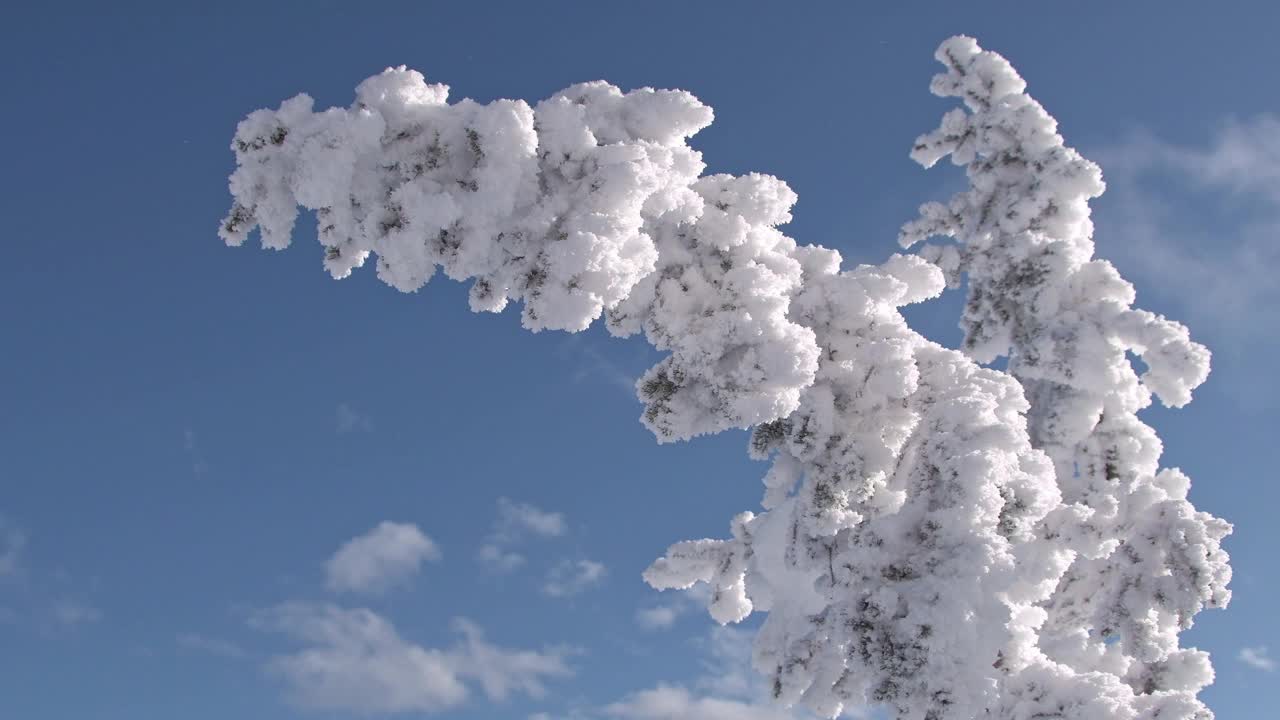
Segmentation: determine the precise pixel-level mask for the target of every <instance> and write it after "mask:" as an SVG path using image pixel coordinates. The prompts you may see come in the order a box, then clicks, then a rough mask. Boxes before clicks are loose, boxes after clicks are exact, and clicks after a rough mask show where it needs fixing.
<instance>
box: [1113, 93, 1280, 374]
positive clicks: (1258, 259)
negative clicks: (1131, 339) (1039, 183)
mask: <svg viewBox="0 0 1280 720" xmlns="http://www.w3.org/2000/svg"><path fill="white" fill-rule="evenodd" d="M1090 154H1091V156H1093V157H1094V159H1096V160H1098V162H1099V163H1100V164H1101V165H1102V168H1103V172H1104V174H1105V177H1106V180H1107V192H1106V194H1105V195H1104V196H1103V197H1102V198H1101V199H1100V200H1098V201H1097V207H1098V213H1097V217H1096V226H1097V231H1098V232H1097V235H1096V242H1097V244H1098V248H1099V252H1100V254H1101V255H1103V256H1104V257H1109V258H1112V259H1114V261H1115V262H1116V264H1117V265H1119V266H1120V268H1121V269H1122V270H1123V271H1124V272H1126V273H1127V274H1131V275H1133V276H1134V279H1135V280H1138V281H1139V283H1138V286H1139V289H1140V294H1145V293H1147V292H1151V293H1153V294H1155V295H1156V296H1158V297H1160V298H1161V299H1162V300H1165V301H1166V302H1167V303H1168V304H1169V305H1170V307H1172V308H1175V309H1176V312H1178V313H1179V314H1181V315H1182V316H1183V317H1185V318H1186V319H1187V320H1188V324H1189V325H1190V326H1191V331H1192V335H1193V336H1195V337H1199V338H1200V339H1202V340H1207V341H1208V342H1209V344H1210V345H1211V347H1212V348H1213V350H1214V351H1215V354H1216V355H1217V356H1218V357H1219V358H1221V357H1223V356H1224V355H1227V354H1230V355H1233V356H1235V358H1236V359H1238V358H1242V357H1246V356H1248V355H1251V354H1254V353H1256V352H1257V351H1258V350H1259V349H1260V348H1264V347H1270V346H1274V345H1275V344H1276V343H1277V338H1280V332H1278V331H1280V319H1278V316H1276V315H1275V313H1274V312H1273V309H1274V308H1276V307H1280V283H1277V282H1276V280H1275V273H1274V271H1273V268H1274V267H1276V265H1277V263H1280V118H1277V117H1274V116H1270V115H1262V116H1258V117H1255V118H1252V119H1248V120H1244V121H1232V122H1228V123H1226V124H1224V125H1223V126H1222V127H1221V128H1219V129H1218V130H1217V132H1216V133H1214V135H1213V136H1212V137H1211V138H1208V139H1207V141H1206V142H1205V143H1203V144H1198V145H1197V144H1177V143H1172V142H1168V141H1165V140H1162V139H1160V138H1157V137H1154V136H1153V135H1151V134H1150V133H1137V134H1134V135H1132V136H1130V137H1129V138H1128V139H1127V140H1126V141H1125V142H1122V143H1118V144H1114V145H1112V146H1110V147H1106V148H1102V149H1101V150H1098V151H1094V152H1091V153H1090ZM1206 197H1207V198H1208V199H1207V200H1206V199H1204V198H1206ZM1224 208H1225V209H1224Z"/></svg>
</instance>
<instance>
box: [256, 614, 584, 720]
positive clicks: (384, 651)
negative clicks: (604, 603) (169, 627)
mask: <svg viewBox="0 0 1280 720" xmlns="http://www.w3.org/2000/svg"><path fill="white" fill-rule="evenodd" d="M253 623H254V625H255V626H257V627H259V628H261V629H266V630H274V631H277V632H281V633H284V634H285V635H288V636H290V637H292V638H293V639H295V640H297V641H300V642H301V643H302V644H303V646H304V647H303V648H302V649H301V650H299V651H298V652H295V653H293V654H289V655H281V656H277V657H275V658H273V659H272V660H271V661H270V662H269V663H268V665H267V668H268V671H269V672H270V673H271V674H273V675H275V676H277V677H279V678H280V679H282V680H283V682H284V683H285V685H286V688H287V693H288V697H289V699H290V700H291V701H292V702H293V703H295V704H297V705H298V706H300V707H304V708H309V709H313V710H329V711H348V712H353V713H361V714H379V713H398V712H424V713H430V712H439V711H443V710H447V709H449V708H453V707H456V706H459V705H461V704H463V703H464V702H466V701H467V699H468V697H469V694H470V693H469V689H468V685H467V683H466V682H465V681H466V680H474V681H476V682H477V683H478V684H479V686H480V689H481V690H482V692H483V693H484V694H485V695H486V696H487V697H488V698H489V699H490V700H495V701H501V700H504V699H506V698H508V697H509V696H511V695H512V694H515V693H523V694H525V695H529V696H531V697H541V696H542V695H543V694H545V692H546V689H545V686H544V684H543V683H544V681H545V680H547V679H550V678H557V677H568V676H570V675H572V674H573V673H572V670H571V669H570V668H569V667H568V665H567V664H566V663H565V658H566V656H567V655H568V654H569V651H568V650H565V649H550V650H545V651H541V652H536V651H529V650H511V649H507V648H502V647H499V646H496V645H492V644H490V643H488V642H487V641H486V640H485V639H484V637H483V635H482V634H481V632H480V629H479V628H478V627H477V626H475V625H474V624H472V623H470V622H468V621H466V620H459V621H456V623H455V629H456V630H458V632H459V633H460V634H461V635H462V636H463V637H462V640H461V641H460V642H459V643H457V644H456V645H455V646H454V647H452V648H449V649H445V650H439V649H433V648H425V647H422V646H419V645H416V644H414V643H411V642H408V641H406V640H405V639H403V638H402V637H401V636H400V635H399V633H398V632H397V631H396V629H395V627H394V626H392V624H391V623H390V622H388V621H387V620H385V619H384V618H382V617H381V616H379V615H378V614H376V613H374V612H372V611H370V610H367V609H343V608H339V607H335V606H333V605H307V604H296V603H295V604H286V605H281V606H278V607H276V608H274V609H271V610H268V611H265V612H262V613H259V614H258V615H257V616H255V618H254V619H253Z"/></svg>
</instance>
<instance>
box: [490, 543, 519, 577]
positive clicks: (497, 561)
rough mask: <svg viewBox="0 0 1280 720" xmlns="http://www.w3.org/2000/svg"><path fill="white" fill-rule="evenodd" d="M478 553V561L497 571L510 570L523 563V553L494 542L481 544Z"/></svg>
mask: <svg viewBox="0 0 1280 720" xmlns="http://www.w3.org/2000/svg"><path fill="white" fill-rule="evenodd" d="M479 555H480V562H482V563H484V564H485V565H488V566H489V567H491V568H493V569H494V570H497V571H499V572H511V571H512V570H515V569H516V568H518V567H520V566H521V565H523V564H524V563H525V558H524V556H523V555H521V554H520V553H518V552H515V551H514V550H506V549H504V548H503V547H502V546H501V545H497V544H495V543H486V544H485V545H482V546H481V547H480V553H479Z"/></svg>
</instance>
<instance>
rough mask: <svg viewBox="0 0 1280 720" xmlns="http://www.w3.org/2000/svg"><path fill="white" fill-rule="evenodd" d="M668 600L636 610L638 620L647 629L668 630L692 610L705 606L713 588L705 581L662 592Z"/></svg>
mask: <svg viewBox="0 0 1280 720" xmlns="http://www.w3.org/2000/svg"><path fill="white" fill-rule="evenodd" d="M662 595H663V597H664V598H667V601H666V602H663V603H660V604H657V605H649V606H648V607H642V608H640V609H639V610H637V611H636V622H637V623H638V624H639V625H640V627H642V628H644V629H645V630H667V629H670V628H671V627H672V626H673V625H675V623H676V620H678V619H680V617H681V616H682V615H685V614H686V613H688V612H689V611H691V610H698V609H702V608H705V607H706V606H707V602H708V601H709V600H710V598H711V590H710V588H709V587H708V586H707V585H706V584H705V583H698V584H696V585H694V586H693V587H690V588H688V589H686V590H666V591H663V592H662Z"/></svg>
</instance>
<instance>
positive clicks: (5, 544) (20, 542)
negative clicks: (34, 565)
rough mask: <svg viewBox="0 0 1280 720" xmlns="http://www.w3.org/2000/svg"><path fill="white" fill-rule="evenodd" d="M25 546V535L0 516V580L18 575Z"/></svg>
mask: <svg viewBox="0 0 1280 720" xmlns="http://www.w3.org/2000/svg"><path fill="white" fill-rule="evenodd" d="M26 546H27V534H26V533H25V532H23V531H22V529H21V528H19V527H18V526H16V525H14V524H12V523H11V522H9V521H7V520H5V519H4V517H3V516H0V579H4V578H5V577H7V576H11V575H16V574H17V573H18V568H19V567H20V566H21V561H22V552H23V550H24V549H25V548H26Z"/></svg>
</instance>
